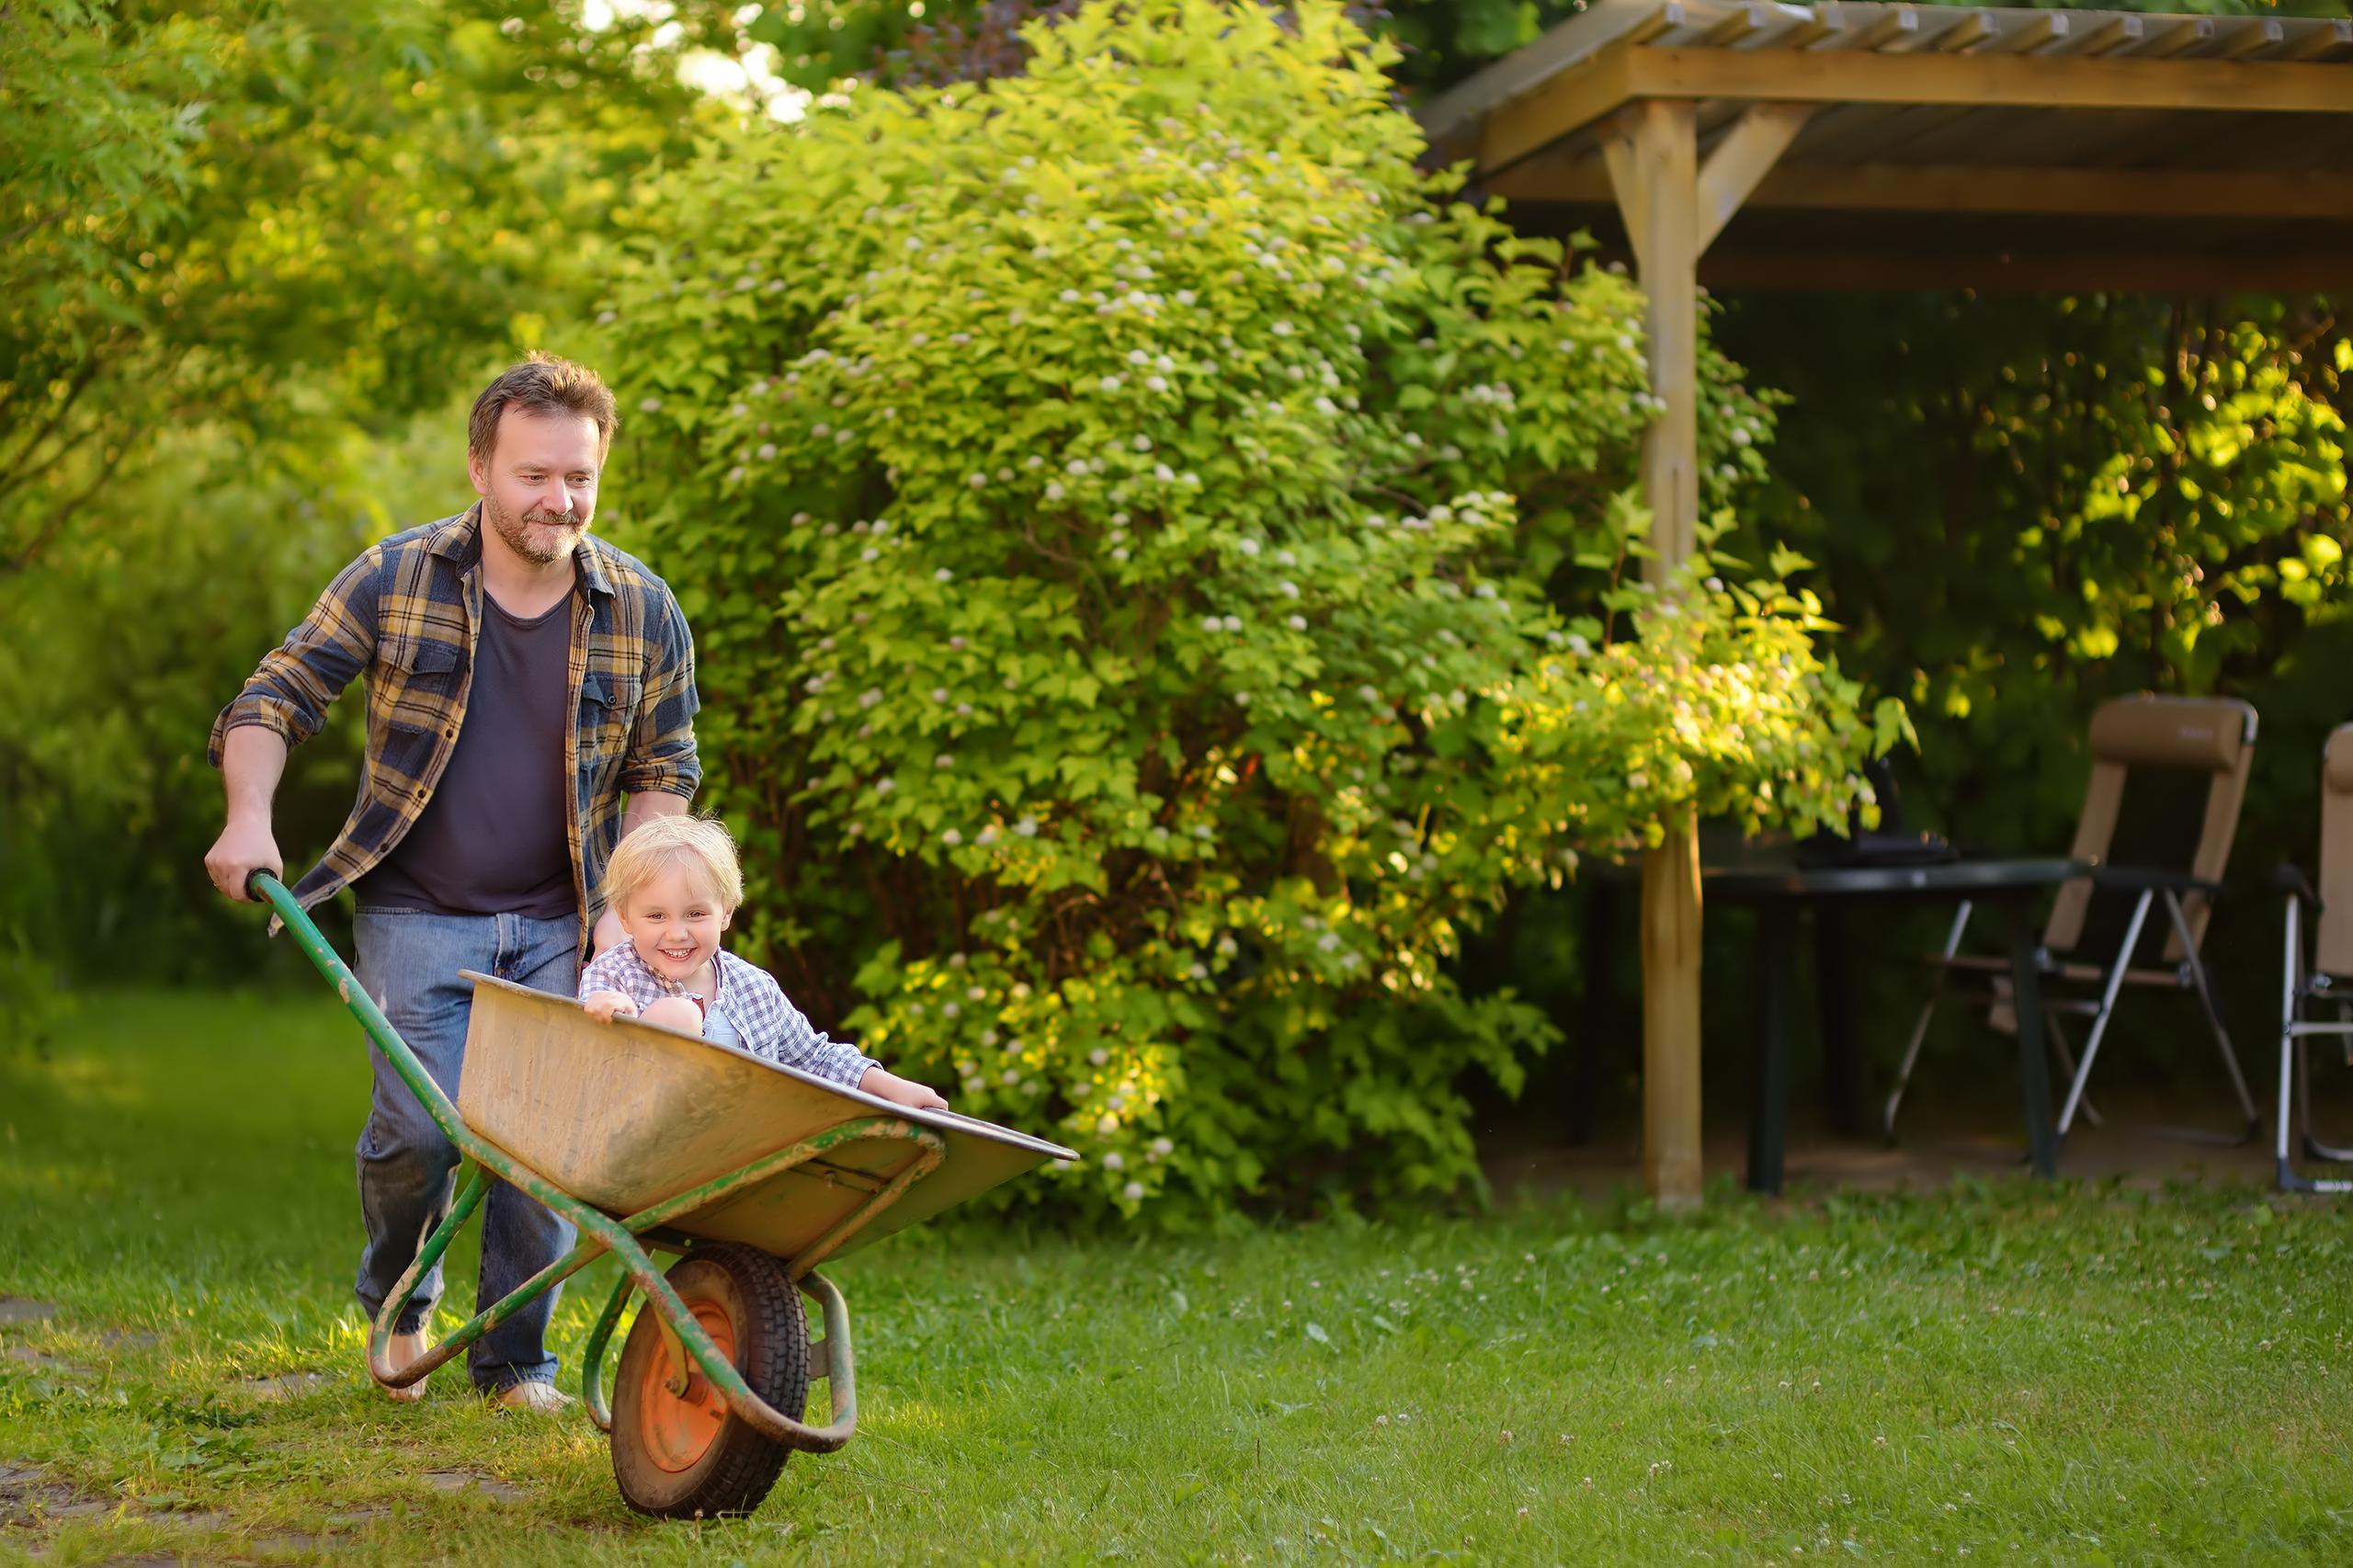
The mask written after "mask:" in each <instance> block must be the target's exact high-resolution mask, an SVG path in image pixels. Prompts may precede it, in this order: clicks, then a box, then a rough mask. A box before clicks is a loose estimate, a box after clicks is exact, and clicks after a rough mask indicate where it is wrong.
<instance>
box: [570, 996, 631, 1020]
mask: <svg viewBox="0 0 2353 1568" xmlns="http://www.w3.org/2000/svg"><path fill="white" fill-rule="evenodd" d="M580 1010H581V1011H582V1012H584V1013H585V1014H587V1015H588V1016H589V1017H592V1018H594V1019H596V1020H597V1022H598V1023H600V1024H609V1023H611V1022H612V1021H613V1019H614V1018H616V1017H622V1018H633V1017H637V1004H636V1003H634V1002H632V1001H631V1000H630V999H629V998H628V997H627V996H625V995H623V994H621V993H620V992H618V991H591V992H590V993H588V994H587V995H585V996H584V997H582V998H581V999H580Z"/></svg>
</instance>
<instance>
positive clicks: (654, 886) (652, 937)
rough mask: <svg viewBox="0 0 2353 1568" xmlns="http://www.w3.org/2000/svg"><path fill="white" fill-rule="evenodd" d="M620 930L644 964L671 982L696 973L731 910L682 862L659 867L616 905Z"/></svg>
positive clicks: (712, 950)
mask: <svg viewBox="0 0 2353 1568" xmlns="http://www.w3.org/2000/svg"><path fill="white" fill-rule="evenodd" d="M734 915H735V912H734V911H733V910H732V909H728V908H726V907H724V906H723V905H722V904H721V903H720V902H719V900H718V899H717V898H716V897H714V896H713V895H712V893H711V891H710V888H708V887H706V886H704V885H702V879H700V878H699V877H696V876H694V875H693V874H691V873H690V872H689V871H688V869H687V868H686V867H684V866H676V865H672V866H665V867H663V868H662V869H660V870H658V871H656V872H655V873H654V876H653V877H652V878H650V879H648V880H647V881H645V882H643V883H642V884H641V885H640V886H639V887H638V888H637V890H636V891H635V892H632V893H631V894H630V896H629V898H628V899H627V900H626V901H624V902H623V903H621V905H620V917H621V929H623V930H624V931H627V932H628V933H629V940H630V945H631V947H633V948H635V949H637V956H638V957H639V958H641V959H643V960H645V967H646V968H648V969H650V970H652V971H654V973H656V974H658V975H660V976H661V977H662V978H663V979H665V980H666V981H669V982H671V983H673V984H685V983H687V982H688V981H690V980H693V979H694V978H695V977H696V976H698V975H699V974H700V973H701V972H702V970H703V966H704V965H706V964H708V963H710V960H711V955H713V954H714V953H716V952H718V951H719V934H720V933H721V932H722V931H724V930H726V929H727V923H728V922H729V921H730V920H732V919H733V918H734Z"/></svg>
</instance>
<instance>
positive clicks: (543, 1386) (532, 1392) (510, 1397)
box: [498, 1383, 573, 1415]
mask: <svg viewBox="0 0 2353 1568" xmlns="http://www.w3.org/2000/svg"><path fill="white" fill-rule="evenodd" d="M572 1403H573V1400H572V1396H571V1395H570V1394H568V1393H563V1392H560V1391H559V1390H558V1389H557V1388H556V1386H555V1385H554V1384H553V1383H513V1384H510V1385H508V1386H507V1387H506V1388H503V1389H501V1390H499V1392H498V1404H499V1408H500V1409H502V1410H526V1411H529V1412H530V1413H531V1414H532V1415H563V1413H564V1411H565V1410H566V1409H567V1408H569V1407H570V1406H571V1404H572Z"/></svg>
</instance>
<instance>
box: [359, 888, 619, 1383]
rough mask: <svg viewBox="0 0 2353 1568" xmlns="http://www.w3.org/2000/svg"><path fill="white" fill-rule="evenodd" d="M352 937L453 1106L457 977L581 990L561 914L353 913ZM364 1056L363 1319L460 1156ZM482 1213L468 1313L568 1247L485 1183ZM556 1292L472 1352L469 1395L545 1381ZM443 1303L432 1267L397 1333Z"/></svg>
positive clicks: (466, 987)
mask: <svg viewBox="0 0 2353 1568" xmlns="http://www.w3.org/2000/svg"><path fill="white" fill-rule="evenodd" d="M352 930H353V937H354V947H355V948H356V949H357V950H358V960H359V961H358V964H357V965H356V966H355V970H356V972H357V973H358V976H359V983H360V984H362V985H364V986H366V987H367V988H368V994H369V995H370V996H373V997H375V998H376V1001H377V1005H378V1006H381V1007H382V1008H383V1009H384V1016H385V1017H388V1018H390V1019H391V1020H392V1028H395V1029H398V1030H399V1031H400V1035H401V1038H402V1039H403V1040H406V1041H407V1042H408V1046H409V1049H410V1050H411V1051H415V1053H416V1057H417V1060H418V1061H420V1062H424V1063H425V1070H426V1073H428V1074H431V1075H432V1078H433V1081H434V1082H435V1083H437V1084H438V1085H441V1089H442V1092H443V1093H445V1094H447V1095H448V1096H449V1097H450V1098H451V1099H455V1098H457V1096H458V1074H459V1073H460V1070H461V1069H462V1067H463V1066H464V1064H465V1056H466V1025H467V1022H468V1020H469V1019H470V1018H471V1017H472V1012H473V982H472V981H470V980H461V979H460V978H459V976H458V971H460V970H461V969H471V970H476V971H481V972H482V973H484V974H494V975H496V976H497V977H498V978H500V979H501V980H511V981H513V982H515V983H517V984H518V985H528V986H529V987H531V988H532V989H533V990H535V991H553V992H558V993H561V994H563V995H566V996H569V995H571V994H573V992H574V987H575V986H576V985H577V984H578V983H579V973H580V949H579V941H580V927H579V925H578V923H577V922H576V921H574V919H573V917H572V916H570V915H566V916H564V917H563V919H561V920H537V919H532V918H530V917H529V916H527V915H436V914H433V913H431V912H429V911H426V910H417V909H384V908H371V907H368V906H365V905H363V906H362V907H361V908H360V910H359V912H358V917H357V918H356V919H355V921H354V922H353V927H352ZM368 1057H369V1065H370V1066H371V1067H373V1069H374V1070H375V1076H376V1083H375V1093H374V1098H373V1103H372V1104H371V1106H370V1108H369V1113H368V1126H367V1129H366V1131H362V1132H361V1133H360V1135H359V1210H360V1213H361V1215H362V1216H363V1217H364V1218H365V1219H366V1221H367V1223H368V1246H367V1249H366V1250H365V1251H364V1252H362V1253H361V1254H360V1255H359V1279H358V1291H359V1301H360V1304H361V1305H362V1306H364V1307H366V1308H367V1309H368V1315H369V1318H370V1319H372V1318H374V1316H375V1315H376V1313H377V1312H381V1310H382V1309H383V1305H384V1302H385V1301H387V1300H388V1299H390V1298H391V1297H392V1294H393V1292H394V1291H395V1290H396V1289H397V1288H398V1287H399V1284H400V1278H401V1275H402V1274H403V1273H404V1272H405V1271H406V1270H407V1268H408V1266H409V1265H410V1264H411V1263H413V1262H415V1260H416V1253H417V1248H418V1247H419V1246H421V1245H422V1244H424V1241H425V1238H426V1236H427V1235H428V1234H430V1233H431V1232H432V1230H433V1227H434V1226H436V1225H438V1224H439V1223H440V1222H441V1221H442V1220H443V1219H444V1218H445V1217H446V1216H447V1215H448V1214H449V1209H450V1206H451V1205H452V1204H453V1203H454V1202H455V1201H456V1199H457V1192H456V1184H455V1182H454V1181H453V1179H452V1177H453V1175H454V1173H455V1171H456V1169H457V1165H458V1151H457V1150H456V1149H455V1148H454V1147H452V1146H451V1145H450V1142H449V1140H448V1139H447V1138H445V1137H443V1136H442V1135H441V1130H440V1129H439V1128H438V1127H436V1126H435V1125H434V1124H433V1119H432V1118H431V1117H429V1116H427V1115H426V1113H425V1107H424V1106H423V1104H421V1103H420V1102H419V1101H418V1099H417V1097H416V1096H415V1095H413V1094H411V1093H410V1092H409V1087H408V1085H406V1084H404V1083H402V1082H401V1080H400V1074H397V1073H395V1072H393V1071H392V1063H391V1062H387V1061H386V1060H385V1059H384V1054H383V1052H381V1051H378V1050H376V1049H375V1048H374V1046H373V1045H372V1044H371V1045H370V1046H369V1051H368ZM483 1210H484V1212H483V1231H482V1274H481V1278H480V1279H479V1280H478V1281H477V1283H476V1287H475V1295H474V1303H475V1309H474V1310H475V1311H477V1312H479V1311H481V1310H483V1308H485V1307H488V1306H490V1305H492V1304H493V1303H494V1302H495V1301H498V1300H499V1299H500V1298H502V1297H504V1296H505V1295H506V1293H507V1292H508V1291H510V1290H514V1289H515V1287H517V1285H520V1284H521V1283H523V1281H524V1280H526V1279H529V1278H530V1277H531V1276H532V1275H534V1274H537V1273H538V1272H539V1271H540V1269H542V1268H545V1267H547V1266H548V1265H549V1264H551V1263H553V1262H554V1261H555V1260H556V1259H557V1258H559V1257H562V1256H563V1255H564V1254H565V1253H566V1252H568V1251H570V1250H571V1247H572V1242H573V1229H572V1226H571V1224H570V1223H569V1222H568V1221H563V1220H560V1219H558V1218H557V1217H556V1216H555V1215H553V1214H551V1213H550V1212H548V1210H545V1209H543V1208H541V1207H540V1205H539V1204H538V1203H537V1202H535V1201H533V1200H532V1199H529V1198H527V1197H525V1196H524V1195H523V1194H522V1193H520V1192H518V1191H517V1190H516V1189H515V1188H514V1187H509V1186H507V1185H506V1183H505V1182H503V1181H497V1180H495V1179H494V1180H493V1181H492V1183H491V1189H490V1196H489V1199H487V1201H486V1202H485V1203H484V1205H483ZM560 1293H561V1292H560V1291H558V1290H550V1291H549V1292H548V1293H547V1294H546V1295H544V1296H541V1297H540V1299H539V1300H538V1301H534V1302H532V1303H531V1304H530V1305H529V1306H528V1307H526V1308H524V1309H523V1310H522V1311H521V1312H517V1313H516V1314H515V1316H513V1317H511V1318H509V1319H508V1320H507V1321H506V1322H505V1323H503V1324H499V1325H498V1326H497V1327H496V1328H494V1329H493V1330H491V1331H490V1332H489V1333H488V1334H486V1335H483V1336H482V1338H480V1339H478V1340H476V1341H475V1342H474V1344H473V1346H472V1350H471V1351H470V1352H469V1353H468V1356H467V1359H466V1369H467V1370H468V1371H469V1372H470V1373H471V1374H472V1377H473V1381H474V1386H475V1387H477V1388H480V1389H483V1390H484V1391H487V1392H498V1391H500V1390H502V1389H505V1388H507V1387H509V1386H511V1385H513V1384H515V1383H523V1382H551V1381H554V1379H555V1371H556V1358H554V1357H553V1356H551V1355H550V1354H549V1353H548V1351H547V1346H546V1344H545V1339H546V1335H547V1326H548V1321H549V1319H550V1318H551V1317H552V1316H553V1315H554V1313H555V1303H556V1298H557V1296H558V1295H559V1294H560ZM440 1297H441V1266H440V1265H439V1264H438V1263H436V1264H435V1265H434V1266H433V1269H432V1271H431V1272H430V1273H428V1274H427V1275H426V1277H425V1278H424V1280H423V1281H422V1282H421V1283H420V1284H419V1287H418V1289H417V1291H416V1294H415V1297H414V1298H412V1299H411V1301H410V1302H409V1306H408V1310H407V1311H406V1312H403V1313H402V1314H401V1315H400V1319H399V1321H398V1322H397V1323H396V1324H395V1325H394V1326H395V1327H396V1328H397V1329H398V1330H399V1331H400V1332H401V1333H403V1334H414V1333H415V1332H416V1331H417V1330H418V1329H419V1328H421V1327H423V1326H424V1324H426V1322H427V1321H428V1320H429V1319H430V1318H431V1316H432V1313H433V1309H434V1306H435V1304H436V1303H437V1302H438V1301H439V1300H440Z"/></svg>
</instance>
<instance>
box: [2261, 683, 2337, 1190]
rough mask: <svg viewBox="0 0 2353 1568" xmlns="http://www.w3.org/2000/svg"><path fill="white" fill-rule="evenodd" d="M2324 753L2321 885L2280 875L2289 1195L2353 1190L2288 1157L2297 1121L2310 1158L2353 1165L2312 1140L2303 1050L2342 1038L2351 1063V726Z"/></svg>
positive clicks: (2282, 1163)
mask: <svg viewBox="0 0 2353 1568" xmlns="http://www.w3.org/2000/svg"><path fill="white" fill-rule="evenodd" d="M2322 755H2323V760H2322V763H2321V786H2320V868H2319V871H2320V874H2319V879H2318V881H2319V887H2318V889H2317V891H2315V889H2314V888H2313V884H2312V883H2311V882H2308V881H2305V880H2304V878H2303V875H2302V873H2301V872H2300V871H2298V870H2297V869H2295V868H2294V867H2292V866H2283V867H2281V868H2280V871H2279V881H2280V882H2281V884H2282V887H2283V889H2284V891H2285V892H2286V893H2287V895H2288V922H2287V936H2288V947H2287V955H2286V961H2285V964H2284V966H2283V969H2282V971H2281V973H2282V978H2281V981H2280V999H2279V1141H2278V1145H2277V1149H2278V1153H2279V1185H2280V1186H2281V1187H2285V1188H2287V1189H2288V1190H2289V1191H2290V1192H2353V1181H2348V1180H2346V1179H2344V1178H2343V1177H2325V1178H2317V1179H2316V1178H2314V1177H2311V1176H2301V1175H2299V1174H2298V1173H2297V1170H2296V1166H2295V1162H2294V1161H2293V1159H2292V1158H2291V1157H2290V1154H2289V1152H2288V1150H2289V1142H2288V1130H2289V1126H2290V1121H2291V1120H2292V1122H2293V1124H2294V1126H2295V1130H2296V1132H2297V1135H2298V1140H2299V1143H2300V1146H2301V1149H2302V1154H2303V1156H2304V1158H2306V1159H2309V1160H2322V1161H2326V1162H2328V1163H2329V1164H2332V1165H2345V1164H2347V1163H2353V1149H2339V1148H2334V1147H2331V1146H2330V1145H2329V1144H2326V1143H2324V1142H2321V1141H2320V1140H2319V1139H2317V1138H2314V1137H2313V1131H2312V1116H2313V1085H2312V1062H2311V1060H2310V1058H2309V1055H2308V1053H2307V1052H2306V1051H2305V1042H2306V1041H2307V1040H2310V1039H2311V1038H2312V1037H2313V1035H2336V1036H2337V1037H2339V1038H2340V1039H2342V1040H2345V1041H2346V1049H2347V1061H2348V1062H2353V724H2341V725H2339V726H2337V728H2336V730H2335V731H2333V732H2331V733H2330V734H2329V737H2328V747H2327V750H2326V751H2325V752H2324V753H2323V754H2322ZM2307 905H2309V906H2310V907H2311V910H2312V914H2313V939H2312V947H2311V949H2310V951H2309V952H2307V951H2306V949H2305V947H2304V943H2303V939H2302V938H2303V914H2304V910H2305V907H2306V906H2307ZM2323 1009H2325V1010H2326V1011H2328V1012H2330V1013H2333V1014H2334V1015H2335V1021H2334V1022H2324V1021H2320V1020H2318V1019H2315V1018H2313V1017H2312V1015H2313V1013H2316V1012H2320V1011H2322V1010H2323ZM2291 1094H2292V1099H2293V1102H2294V1103H2293V1106H2292V1108H2291V1107H2290V1098H2291Z"/></svg>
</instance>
